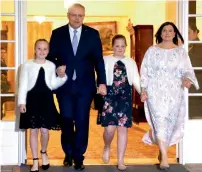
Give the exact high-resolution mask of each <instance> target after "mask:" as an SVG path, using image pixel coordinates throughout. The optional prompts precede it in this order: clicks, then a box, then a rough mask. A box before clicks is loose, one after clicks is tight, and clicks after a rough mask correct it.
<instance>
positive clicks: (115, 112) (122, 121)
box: [100, 61, 132, 128]
mask: <svg viewBox="0 0 202 172" xmlns="http://www.w3.org/2000/svg"><path fill="white" fill-rule="evenodd" d="M100 123H101V125H102V126H103V127H107V126H109V125H114V126H123V127H127V128H128V127H131V126H132V86H130V85H129V83H128V78H127V72H126V67H125V65H124V63H123V62H121V61H117V62H116V63H115V65H114V79H113V84H112V86H107V95H106V96H104V105H103V109H102V114H101V115H100Z"/></svg>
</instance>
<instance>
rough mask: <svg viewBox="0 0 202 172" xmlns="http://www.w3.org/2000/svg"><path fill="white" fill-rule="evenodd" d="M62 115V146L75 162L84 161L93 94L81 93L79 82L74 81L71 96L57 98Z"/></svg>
mask: <svg viewBox="0 0 202 172" xmlns="http://www.w3.org/2000/svg"><path fill="white" fill-rule="evenodd" d="M57 99H58V103H59V108H60V113H61V115H62V125H61V127H62V133H61V145H62V149H63V151H64V153H65V154H66V155H69V156H72V158H73V159H74V161H75V162H82V161H83V160H84V156H83V155H84V153H85V152H86V149H87V145H88V133H89V114H90V105H91V102H92V99H93V93H86V92H83V93H82V92H80V89H79V88H78V85H77V81H76V80H75V81H72V89H71V94H68V95H65V94H64V95H59V96H57Z"/></svg>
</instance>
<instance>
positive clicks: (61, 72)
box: [56, 65, 66, 78]
mask: <svg viewBox="0 0 202 172" xmlns="http://www.w3.org/2000/svg"><path fill="white" fill-rule="evenodd" d="M65 71H66V66H65V65H62V66H59V67H58V68H57V70H56V72H57V75H58V76H59V77H60V78H63V77H64V76H65Z"/></svg>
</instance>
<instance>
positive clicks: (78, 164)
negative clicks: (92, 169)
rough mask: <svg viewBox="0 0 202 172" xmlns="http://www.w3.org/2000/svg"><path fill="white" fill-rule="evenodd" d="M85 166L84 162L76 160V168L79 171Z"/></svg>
mask: <svg viewBox="0 0 202 172" xmlns="http://www.w3.org/2000/svg"><path fill="white" fill-rule="evenodd" d="M84 168H85V166H84V165H83V162H75V163H74V169H75V170H77V171H82V170H83V169H84Z"/></svg>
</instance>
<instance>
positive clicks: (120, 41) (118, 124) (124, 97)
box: [100, 35, 140, 170]
mask: <svg viewBox="0 0 202 172" xmlns="http://www.w3.org/2000/svg"><path fill="white" fill-rule="evenodd" d="M112 46H113V56H106V57H104V62H105V70H106V78H107V95H106V96H104V105H103V110H102V114H101V117H100V123H101V125H102V126H103V127H105V129H104V134H103V138H104V144H105V146H104V152H103V156H102V159H103V161H104V163H108V162H109V156H110V144H111V142H112V139H113V137H114V134H115V131H116V130H117V132H118V150H117V151H118V166H117V168H118V169H119V170H126V166H125V165H124V154H125V150H126V145H127V132H128V130H127V129H128V128H129V127H131V126H132V85H133V86H135V88H136V90H137V91H138V93H140V79H139V73H138V69H137V65H136V63H135V61H134V60H133V59H132V58H130V57H126V56H125V55H124V53H125V49H126V38H125V37H124V36H123V35H116V36H114V38H113V39H112Z"/></svg>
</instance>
